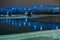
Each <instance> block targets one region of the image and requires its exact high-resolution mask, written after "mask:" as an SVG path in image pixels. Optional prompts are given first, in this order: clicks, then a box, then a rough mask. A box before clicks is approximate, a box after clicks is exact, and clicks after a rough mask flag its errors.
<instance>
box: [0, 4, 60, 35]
mask: <svg viewBox="0 0 60 40" xmlns="http://www.w3.org/2000/svg"><path fill="white" fill-rule="evenodd" d="M59 20H60V6H51V5H37V6H33V7H31V8H25V7H13V8H8V9H5V8H0V28H1V29H0V30H2V29H3V30H4V31H2V32H1V33H0V34H4V33H5V34H10V33H11V32H13V33H16V32H17V33H20V32H21V33H22V32H31V31H42V30H43V31H44V30H52V29H60V21H59Z"/></svg>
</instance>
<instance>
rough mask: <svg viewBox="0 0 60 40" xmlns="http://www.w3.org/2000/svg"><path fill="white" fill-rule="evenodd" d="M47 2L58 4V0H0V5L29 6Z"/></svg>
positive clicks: (59, 1)
mask: <svg viewBox="0 0 60 40" xmlns="http://www.w3.org/2000/svg"><path fill="white" fill-rule="evenodd" d="M40 4H48V5H60V0H0V7H4V8H10V7H16V6H17V7H20V6H24V7H31V6H34V5H40Z"/></svg>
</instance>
